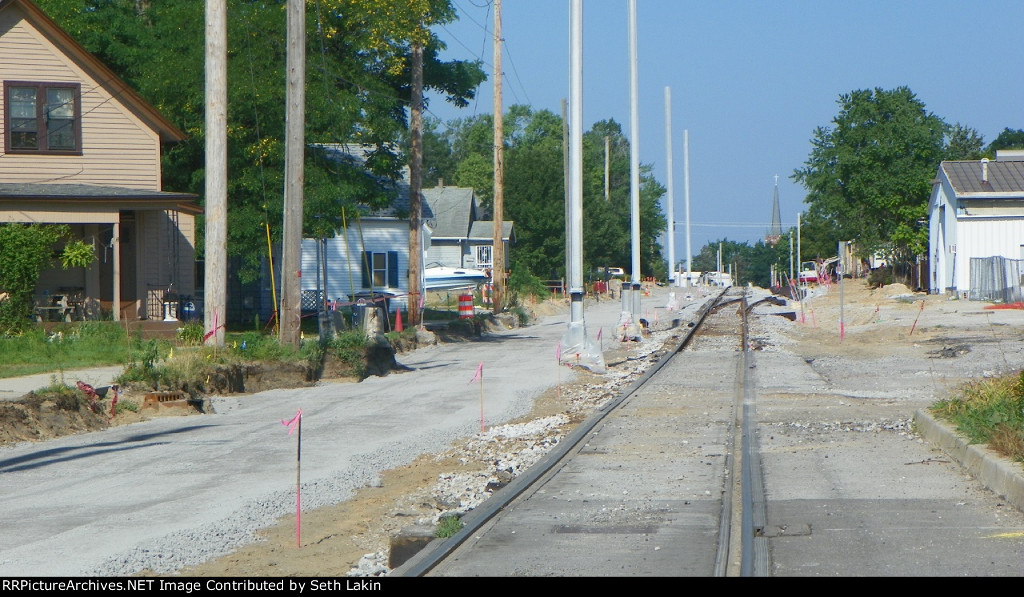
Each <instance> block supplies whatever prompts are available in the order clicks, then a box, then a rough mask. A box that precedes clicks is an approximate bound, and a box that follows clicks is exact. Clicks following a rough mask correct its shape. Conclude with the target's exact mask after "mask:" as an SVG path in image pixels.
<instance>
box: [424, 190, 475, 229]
mask: <svg viewBox="0 0 1024 597" xmlns="http://www.w3.org/2000/svg"><path fill="white" fill-rule="evenodd" d="M422 193H423V200H424V203H428V204H429V205H430V210H431V212H433V216H432V220H433V221H431V222H430V225H431V226H430V227H431V229H432V231H431V233H430V236H431V237H432V238H466V236H467V235H468V234H469V231H470V224H471V223H472V222H473V220H475V219H476V194H475V193H474V192H473V189H470V188H465V187H434V188H432V189H423V191H422ZM424 217H426V216H424Z"/></svg>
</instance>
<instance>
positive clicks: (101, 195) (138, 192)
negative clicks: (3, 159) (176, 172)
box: [0, 182, 202, 213]
mask: <svg viewBox="0 0 1024 597" xmlns="http://www.w3.org/2000/svg"><path fill="white" fill-rule="evenodd" d="M68 201H74V202H78V203H86V202H94V203H95V202H103V201H116V202H118V203H122V204H128V203H131V204H133V205H135V207H137V208H139V207H142V208H147V207H148V208H150V209H166V208H170V207H173V208H175V209H185V210H188V211H194V212H195V213H202V208H201V207H200V206H199V204H198V202H197V200H196V195H194V194H192V193H173V192H167V191H149V190H145V189H130V188H126V187H111V186H101V185H90V184H56V183H10V182H5V183H0V203H5V204H10V203H24V202H32V203H42V202H68Z"/></svg>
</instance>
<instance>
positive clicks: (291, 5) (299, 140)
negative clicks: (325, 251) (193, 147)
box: [279, 0, 306, 348]
mask: <svg viewBox="0 0 1024 597" xmlns="http://www.w3.org/2000/svg"><path fill="white" fill-rule="evenodd" d="M305 7H306V4H305V2H303V0H288V6H287V11H288V18H287V21H288V25H287V27H288V31H287V37H288V40H287V55H288V56H287V60H286V63H287V88H286V93H285V96H286V99H285V104H286V105H285V156H284V227H283V228H284V233H283V239H282V242H281V330H280V334H279V337H280V342H281V344H285V345H288V346H293V347H296V348H297V347H298V346H299V343H300V340H301V332H302V329H301V327H302V291H301V283H302V263H301V261H302V259H301V251H302V204H303V195H302V185H303V179H304V171H303V159H304V156H305V128H306V126H305V119H306V111H305V109H306V19H305V14H304V11H305Z"/></svg>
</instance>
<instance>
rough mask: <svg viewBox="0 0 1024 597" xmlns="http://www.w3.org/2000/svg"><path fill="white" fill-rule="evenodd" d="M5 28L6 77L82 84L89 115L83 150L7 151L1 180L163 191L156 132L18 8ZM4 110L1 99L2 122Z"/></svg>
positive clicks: (0, 68) (0, 66)
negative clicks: (58, 152)
mask: <svg viewBox="0 0 1024 597" xmlns="http://www.w3.org/2000/svg"><path fill="white" fill-rule="evenodd" d="M0 31H4V32H5V33H4V35H3V37H2V45H0V56H2V59H0V81H31V82H40V83H64V82H71V83H80V84H81V94H82V97H81V101H82V105H81V111H82V115H83V117H82V120H83V122H82V154H81V155H71V156H65V155H32V154H10V153H5V154H4V159H3V160H0V180H3V181H4V182H14V183H17V182H23V183H35V182H49V181H60V182H62V183H68V184H76V183H83V184H96V185H111V186H120V187H127V188H137V189H147V190H154V191H158V190H160V141H159V138H158V137H157V135H156V133H155V132H154V131H152V130H150V129H149V127H147V126H145V125H143V124H142V123H141V122H140V121H139V120H138V119H137V118H136V117H135V116H134V115H133V114H132V113H131V112H129V111H128V110H127V109H126V108H125V107H124V106H123V105H122V104H121V103H120V102H119V101H118V100H117V99H116V98H114V97H112V96H111V94H110V93H108V92H107V90H106V89H104V88H103V87H101V86H99V85H98V84H97V82H96V81H95V80H94V79H93V78H92V77H91V76H90V74H89V73H87V72H85V71H84V70H82V69H81V68H79V66H78V65H77V64H75V63H74V62H73V61H71V60H70V59H68V58H67V57H66V56H65V55H64V54H63V53H62V52H61V50H60V49H59V48H57V47H56V46H54V45H53V44H52V43H50V41H49V40H48V39H46V38H45V37H44V36H42V35H40V34H39V33H38V32H37V31H36V30H35V29H34V28H33V27H31V26H29V25H28V24H27V22H26V21H25V20H23V19H22V18H21V13H20V11H19V10H18V9H17V7H11V8H9V9H7V10H4V11H2V12H0ZM2 110H3V102H0V121H2V120H3V119H4V114H3V113H2ZM41 173H45V174H44V175H42V174H41ZM41 176H43V177H42V178H41Z"/></svg>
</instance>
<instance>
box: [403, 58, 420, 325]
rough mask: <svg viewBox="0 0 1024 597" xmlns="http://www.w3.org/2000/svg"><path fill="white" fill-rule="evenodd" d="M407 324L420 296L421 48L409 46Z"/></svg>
mask: <svg viewBox="0 0 1024 597" xmlns="http://www.w3.org/2000/svg"><path fill="white" fill-rule="evenodd" d="M409 128H410V129H411V131H410V136H409V141H410V143H409V147H410V149H409V153H410V156H409V157H410V158H411V159H410V164H409V307H408V309H406V310H407V311H408V312H409V324H410V325H411V326H413V327H415V326H417V325H419V323H420V309H419V304H420V299H421V298H422V294H423V284H422V283H421V282H422V280H423V276H422V273H421V272H422V267H423V263H422V262H423V241H422V239H421V238H420V233H421V229H422V228H423V192H422V191H423V46H422V45H420V44H419V42H417V43H415V44H413V46H412V106H411V114H410V117H409Z"/></svg>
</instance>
